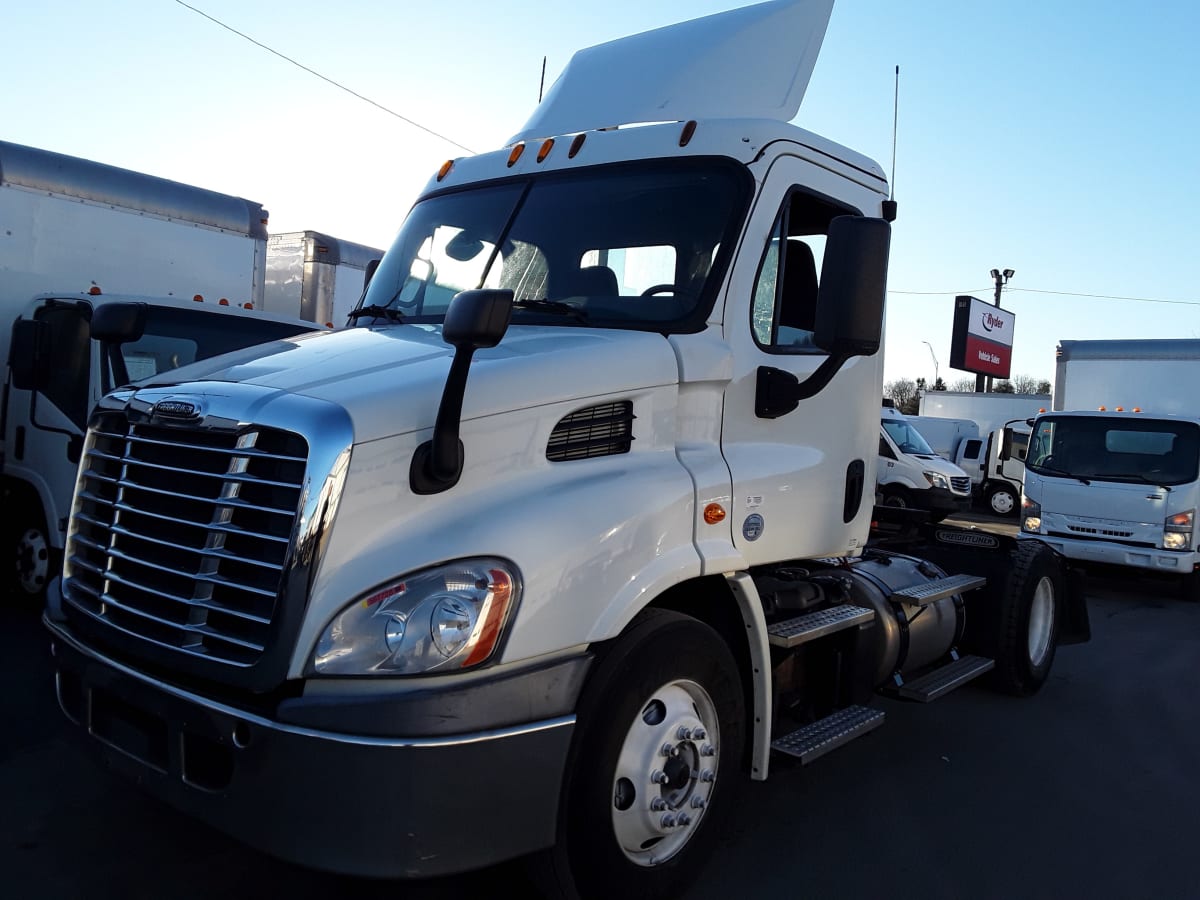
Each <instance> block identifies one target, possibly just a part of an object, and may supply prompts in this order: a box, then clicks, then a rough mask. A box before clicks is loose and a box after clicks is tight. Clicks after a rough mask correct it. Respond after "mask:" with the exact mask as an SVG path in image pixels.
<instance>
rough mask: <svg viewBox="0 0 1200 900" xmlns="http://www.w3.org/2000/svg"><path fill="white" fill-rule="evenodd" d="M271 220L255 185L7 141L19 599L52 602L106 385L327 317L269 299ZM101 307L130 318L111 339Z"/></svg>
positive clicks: (8, 476) (4, 340) (2, 218)
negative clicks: (203, 180) (209, 184)
mask: <svg viewBox="0 0 1200 900" xmlns="http://www.w3.org/2000/svg"><path fill="white" fill-rule="evenodd" d="M266 219H267V214H266V211H265V210H263V208H262V206H261V205H259V204H258V203H254V202H251V201H249V200H244V199H242V198H241V197H232V196H229V195H226V194H218V193H216V192H214V191H208V190H204V189H202V188H196V187H191V186H189V185H184V184H179V183H178V182H174V181H168V180H166V179H164V178H155V177H153V176H151V175H146V174H143V173H141V172H132V171H129V170H127V169H119V168H115V167H113V166H107V165H103V164H101V163H96V162H91V161H90V160H85V159H78V158H76V157H72V156H64V155H62V154H60V153H52V152H50V151H48V150H40V149H37V148H34V147H24V146H21V145H19V144H11V143H7V142H3V141H0V365H4V366H5V367H6V370H5V373H4V377H3V390H2V393H0V495H2V497H3V509H4V516H3V521H2V522H0V561H2V562H0V566H2V567H0V572H2V576H0V591H3V597H4V600H5V601H8V600H10V599H17V600H20V599H32V600H33V601H34V602H38V601H40V599H41V597H42V596H43V594H44V591H45V588H46V585H47V583H48V581H49V579H50V578H51V577H52V575H53V573H54V572H55V570H56V569H57V568H59V567H61V560H62V549H63V546H64V543H65V540H66V531H67V516H68V515H69V513H70V507H71V493H72V491H73V490H74V488H75V476H76V473H77V471H78V468H79V457H80V451H81V450H82V448H83V434H84V431H85V429H86V428H87V420H88V414H89V413H90V411H91V409H92V407H93V406H95V404H96V402H97V401H98V400H99V399H100V397H101V395H102V394H104V393H105V392H106V391H109V390H111V389H112V388H113V387H117V386H120V385H121V384H124V383H125V381H127V380H137V379H141V378H146V377H149V376H151V375H156V374H159V373H161V372H163V371H164V370H165V369H169V368H172V367H174V366H178V365H182V364H184V363H187V362H192V361H194V360H197V359H205V358H207V357H210V356H215V355H218V354H221V353H225V352H227V351H229V350H235V349H240V348H243V347H248V346H251V345H253V344H258V343H262V342H264V341H270V340H274V339H276V338H279V337H286V336H291V335H295V334H300V333H303V332H305V331H311V330H313V327H314V326H313V325H312V324H311V323H308V322H304V321H301V320H300V319H298V318H296V317H289V316H281V315H271V314H264V313H263V312H261V300H262V295H263V279H264V259H265V257H264V253H265V249H266V241H267V233H266ZM118 292H119V293H118ZM256 307H257V308H256ZM97 317H99V318H101V319H103V320H104V321H105V322H107V323H109V324H108V326H107V327H110V328H116V329H117V331H116V332H115V333H113V334H112V335H111V336H110V340H109V341H108V342H107V343H106V344H102V343H101V342H100V341H98V340H96V339H95V338H96V337H97V334H96V332H95V329H94V326H99V327H101V328H103V327H106V326H105V324H104V322H101V321H99V319H98V318H97ZM131 329H134V330H136V332H137V333H134V332H133V331H132V330H131ZM118 345H119V346H120V347H121V351H120V352H119V353H118V352H116V349H115V348H116V347H117V346H118ZM114 366H116V368H114Z"/></svg>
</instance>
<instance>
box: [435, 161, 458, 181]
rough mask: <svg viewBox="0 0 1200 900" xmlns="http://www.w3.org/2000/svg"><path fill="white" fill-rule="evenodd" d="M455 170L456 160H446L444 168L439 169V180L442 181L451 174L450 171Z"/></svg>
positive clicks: (443, 164)
mask: <svg viewBox="0 0 1200 900" xmlns="http://www.w3.org/2000/svg"><path fill="white" fill-rule="evenodd" d="M453 168H454V160H452V159H448V160H446V161H445V162H444V163H442V167H441V168H440V169H438V173H437V180H438V181H441V180H442V179H443V178H445V177H446V176H447V175H449V174H450V170H451V169H453Z"/></svg>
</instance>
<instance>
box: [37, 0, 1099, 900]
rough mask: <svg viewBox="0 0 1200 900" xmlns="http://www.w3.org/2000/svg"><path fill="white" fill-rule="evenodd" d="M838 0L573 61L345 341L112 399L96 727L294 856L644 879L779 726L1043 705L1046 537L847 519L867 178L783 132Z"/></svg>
mask: <svg viewBox="0 0 1200 900" xmlns="http://www.w3.org/2000/svg"><path fill="white" fill-rule="evenodd" d="M831 6H832V3H831V2H829V0H824V2H774V3H767V4H762V5H758V6H752V7H747V8H744V9H739V10H735V11H732V12H729V13H724V14H720V15H716V16H712V17H709V18H705V19H699V20H696V21H693V22H687V23H683V24H681V25H678V26H673V27H669V28H665V29H660V30H657V31H652V32H648V33H645V34H640V35H635V36H633V37H631V38H626V39H622V40H618V41H615V42H612V43H609V44H604V45H600V46H597V47H593V48H590V49H587V50H584V51H581V52H579V53H577V54H576V55H575V56H574V57H573V59H572V60H571V62H570V64H569V65H568V67H567V69H566V70H565V72H564V74H563V75H562V76H561V78H560V79H559V81H558V82H557V83H556V84H555V86H554V87H553V88H552V89H551V90H550V91H549V93H548V94H547V96H546V98H545V100H544V101H543V102H542V104H541V105H540V106H538V107H537V109H536V111H535V112H534V114H533V116H532V117H531V118H530V120H529V121H528V122H527V123H526V125H525V126H524V127H523V128H522V129H521V130H520V131H519V132H518V133H517V134H516V135H515V136H514V137H513V139H512V141H511V142H510V144H509V145H508V146H506V147H504V148H503V149H499V150H496V151H493V152H488V153H483V154H481V155H479V156H475V157H471V158H461V159H456V160H451V161H449V162H447V163H446V164H445V165H444V166H442V168H441V169H440V170H439V171H438V173H437V174H436V175H435V176H434V177H433V178H432V179H431V180H430V182H429V184H428V187H427V189H426V190H425V192H424V193H423V194H422V196H421V197H420V199H419V200H418V202H417V203H416V205H415V206H414V207H413V209H412V210H411V211H410V213H409V215H408V217H407V219H406V221H405V222H404V224H403V226H402V228H401V230H400V233H399V234H398V236H397V238H396V241H395V243H394V244H393V246H392V247H391V248H390V249H389V250H388V252H387V254H386V256H385V257H384V259H383V263H382V264H381V265H380V267H379V269H378V271H377V272H376V274H375V275H374V277H373V279H372V280H371V282H370V285H369V288H368V291H367V294H366V296H365V298H364V300H363V303H362V304H361V305H360V307H359V308H358V309H357V310H356V311H355V316H354V318H355V324H356V327H351V328H346V329H343V330H340V331H336V332H334V333H332V334H328V335H319V336H313V337H302V338H299V339H297V340H296V341H294V342H290V343H288V344H287V345H286V346H282V345H281V346H280V347H279V348H278V350H277V352H275V353H273V354H271V355H267V356H263V355H262V354H253V355H250V354H247V355H244V356H242V355H238V354H233V355H230V356H226V357H223V358H221V359H219V360H211V361H209V362H208V363H200V364H196V365H193V366H189V367H185V368H183V369H181V370H179V371H177V372H175V373H173V374H172V375H171V377H170V378H168V379H152V380H150V381H149V382H145V383H143V384H141V385H138V386H136V388H127V389H123V390H119V391H116V392H114V393H112V394H110V395H109V396H108V397H106V398H105V399H104V400H103V401H102V402H101V404H100V407H99V408H98V409H97V410H96V412H95V414H94V415H93V417H92V419H91V424H90V427H89V431H88V438H87V441H86V445H85V448H84V461H83V464H82V466H81V468H80V479H79V483H78V487H77V489H76V494H75V507H74V514H73V516H72V519H71V530H70V538H69V545H68V550H67V560H66V563H65V566H64V571H63V578H62V582H61V589H60V590H59V589H57V588H58V587H59V586H58V585H56V586H55V587H56V589H55V590H52V591H51V597H50V598H49V599H48V604H47V613H46V617H45V621H46V623H47V626H48V628H49V629H50V633H51V640H52V642H53V650H54V660H55V663H56V666H57V684H58V694H59V699H60V703H61V706H62V708H63V710H64V712H65V714H66V715H67V717H68V718H69V719H70V720H71V721H72V722H74V723H75V724H76V725H77V726H78V734H79V735H80V738H81V740H83V741H85V742H87V744H88V746H89V747H90V748H91V749H92V751H93V752H94V753H95V754H96V755H97V756H99V757H101V758H103V759H104V760H106V761H107V763H108V764H109V765H111V766H112V767H113V768H114V769H116V770H119V771H120V772H122V773H124V774H126V775H128V776H129V777H131V778H133V779H135V780H137V782H138V783H139V784H140V785H141V786H143V787H144V788H146V789H148V790H150V791H152V792H153V793H155V794H156V795H158V796H160V797H163V798H165V799H167V800H168V801H170V802H171V803H173V804H175V805H177V806H178V807H180V808H181V809H184V810H187V811H189V812H190V813H191V814H194V815H196V816H198V817H200V818H201V819H203V820H206V821H208V822H211V823H213V824H214V825H216V826H218V827H220V828H222V829H224V830H226V831H228V832H229V833H230V834H233V835H235V836H236V837H238V838H240V839H241V840H244V841H246V842H249V843H251V844H253V845H255V846H257V847H259V848H261V849H263V850H266V851H268V852H270V853H273V854H276V855H278V856H281V857H283V858H286V859H291V860H295V861H298V862H301V863H303V864H305V865H308V866H313V867H317V868H321V869H325V870H329V871H335V872H349V873H357V874H361V875H372V876H384V877H408V878H412V877H423V876H433V875H440V874H446V873H450V872H458V871H464V870H467V869H471V868H477V867H481V866H486V865H489V864H492V863H495V862H498V861H501V860H505V859H510V858H513V857H517V856H522V855H531V859H532V860H533V862H532V865H533V866H534V868H535V870H536V871H537V872H538V873H539V877H540V879H541V882H540V883H541V884H542V886H543V887H544V889H545V891H546V892H547V893H548V894H551V895H558V896H583V897H588V898H596V897H605V898H609V897H614V896H622V897H630V898H632V897H671V896H678V895H679V893H680V891H681V887H680V886H681V885H682V884H683V883H685V882H686V881H687V880H688V879H689V878H691V877H694V876H695V874H696V873H697V872H698V871H699V869H700V867H701V866H702V864H703V863H704V862H705V861H706V860H707V859H708V858H709V857H710V856H711V850H712V848H713V846H714V843H715V841H716V839H717V836H718V834H719V832H720V826H721V821H722V819H723V818H724V817H726V816H727V815H728V814H730V813H731V812H733V811H734V810H735V808H736V800H737V795H738V790H739V786H740V785H741V784H742V782H743V779H745V778H750V779H758V780H762V779H766V778H767V777H768V774H769V768H770V766H772V765H774V763H772V761H771V754H772V748H774V749H775V752H777V753H778V754H780V757H781V758H782V759H784V760H786V761H787V763H788V764H794V762H793V760H798V761H799V763H807V762H811V761H812V760H813V759H815V758H817V757H819V756H820V755H821V754H822V753H825V752H827V751H829V750H832V749H834V748H836V747H839V746H841V745H842V744H843V743H845V742H846V741H847V740H850V739H851V738H854V737H857V736H858V735H860V734H864V733H866V732H868V731H870V730H872V729H873V728H875V727H876V726H878V725H879V724H880V723H881V722H883V720H884V718H885V710H883V709H880V708H879V707H878V706H876V705H872V700H873V699H874V698H875V697H876V695H877V693H878V692H880V691H883V692H886V693H889V694H891V695H893V696H896V697H901V698H906V699H911V700H914V701H921V700H925V701H928V700H931V699H934V698H936V697H938V696H941V695H942V694H944V693H945V692H946V691H947V690H950V689H951V688H953V687H955V686H957V685H959V684H961V683H963V682H964V681H966V680H968V679H970V678H972V677H974V676H976V675H980V674H986V675H987V676H988V677H989V678H991V679H992V683H993V684H994V685H995V686H996V687H998V688H1000V689H1002V690H1006V691H1009V692H1012V693H1015V694H1029V693H1032V692H1033V691H1036V690H1037V689H1038V688H1039V687H1040V686H1041V685H1042V683H1043V682H1044V681H1045V679H1046V677H1047V675H1048V673H1049V671H1050V667H1051V664H1052V662H1053V659H1054V657H1055V651H1056V647H1057V646H1058V644H1059V643H1061V642H1064V641H1067V640H1082V639H1086V636H1087V615H1086V605H1085V603H1084V602H1083V597H1082V595H1081V594H1080V593H1079V592H1078V591H1077V590H1073V589H1072V586H1073V585H1074V583H1075V582H1074V581H1073V580H1072V579H1071V578H1070V577H1069V574H1070V573H1069V570H1068V569H1067V568H1066V566H1065V564H1064V561H1063V560H1062V558H1061V557H1060V556H1059V555H1058V554H1056V553H1054V552H1053V551H1052V550H1050V549H1049V548H1047V547H1045V546H1044V545H1042V544H1040V543H1037V542H1026V543H1024V544H1018V542H1017V541H1016V540H1015V539H1009V538H1005V537H1003V536H997V535H990V534H986V533H981V532H978V531H964V530H958V529H953V528H945V527H938V526H930V525H925V526H924V530H923V531H922V532H921V534H922V535H923V536H924V544H923V547H922V550H921V555H919V556H918V555H916V554H915V553H912V552H911V551H909V552H902V551H901V550H900V549H899V544H898V543H893V544H892V545H891V547H890V548H888V549H884V548H882V547H879V546H876V545H871V546H868V535H869V531H870V524H871V521H872V517H873V513H874V510H873V505H872V502H871V501H872V485H873V484H874V480H875V478H874V476H875V471H874V469H875V458H876V451H877V444H878V439H879V431H878V430H879V418H878V417H879V397H880V395H881V389H882V372H883V364H882V359H881V354H880V352H879V350H880V333H881V328H882V321H883V307H884V297H885V285H886V267H887V255H888V243H889V235H890V225H889V220H890V219H891V218H893V217H894V216H893V212H894V207H893V206H892V204H891V203H890V202H889V201H888V191H887V185H886V182H885V179H884V176H883V173H882V171H881V170H880V168H879V167H878V166H877V165H876V164H875V163H874V162H872V161H871V160H869V159H867V158H866V157H863V156H861V155H859V154H857V153H854V152H853V151H851V150H848V149H846V148H844V147H840V146H838V145H837V144H835V143H833V142H831V141H829V140H826V139H825V138H822V137H819V136H817V135H815V134H812V133H810V132H808V131H805V130H803V129H801V128H798V127H795V126H792V125H790V124H788V122H790V120H791V119H792V118H793V117H794V116H795V115H796V113H797V109H798V107H799V104H800V100H801V96H802V94H803V92H804V88H805V86H806V85H807V83H808V79H809V75H810V74H811V71H812V68H813V65H814V63H815V61H816V55H817V52H818V49H819V47H820V44H821V40H822V38H823V36H824V32H825V28H826V25H827V22H828V19H829V15H830V11H831ZM643 123H649V124H643ZM627 124H638V125H640V126H641V127H621V126H624V125H627ZM816 259H823V265H822V268H821V270H820V277H819V279H818V274H817V273H818V270H817V267H816V265H815V264H814V263H815V260H816ZM168 490H169V496H168V494H167V491H168ZM884 512H890V513H896V514H902V513H905V512H906V511H904V510H884ZM892 540H898V538H896V537H893V538H892ZM980 576H982V577H980ZM985 578H986V579H987V580H986V582H984V579H985ZM981 582H983V583H982V586H979V585H981ZM880 749H881V750H882V749H884V748H880ZM997 777H1003V773H997ZM1013 777H1018V776H1017V775H1016V773H1014V774H1013ZM330 804H332V806H331V805H330ZM814 815H815V816H817V818H818V819H819V812H818V811H814Z"/></svg>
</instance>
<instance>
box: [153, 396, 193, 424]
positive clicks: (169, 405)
mask: <svg viewBox="0 0 1200 900" xmlns="http://www.w3.org/2000/svg"><path fill="white" fill-rule="evenodd" d="M154 415H156V416H161V417H162V418H164V419H197V418H199V417H200V405H199V404H197V403H192V402H191V401H190V400H159V401H158V402H157V403H155V404H154Z"/></svg>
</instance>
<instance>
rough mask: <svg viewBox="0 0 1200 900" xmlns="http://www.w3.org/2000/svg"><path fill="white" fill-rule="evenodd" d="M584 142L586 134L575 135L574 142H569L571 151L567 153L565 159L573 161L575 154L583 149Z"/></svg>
mask: <svg viewBox="0 0 1200 900" xmlns="http://www.w3.org/2000/svg"><path fill="white" fill-rule="evenodd" d="M586 140H587V135H586V134H577V135H575V140H573V141H571V149H570V150H568V151H567V159H574V158H575V154H576V153H578V152H579V151H580V150H582V149H583V142H584V141H586Z"/></svg>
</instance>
